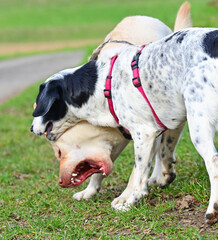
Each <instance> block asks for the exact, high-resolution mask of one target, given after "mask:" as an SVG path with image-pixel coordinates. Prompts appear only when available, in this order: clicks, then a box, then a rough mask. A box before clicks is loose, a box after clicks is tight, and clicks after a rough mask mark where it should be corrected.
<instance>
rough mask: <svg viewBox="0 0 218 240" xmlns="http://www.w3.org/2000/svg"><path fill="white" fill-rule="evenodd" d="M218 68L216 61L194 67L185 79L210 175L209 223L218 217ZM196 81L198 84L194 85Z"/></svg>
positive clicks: (192, 125)
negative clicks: (217, 140) (217, 141)
mask: <svg viewBox="0 0 218 240" xmlns="http://www.w3.org/2000/svg"><path fill="white" fill-rule="evenodd" d="M217 76H218V70H217V67H216V65H215V64H214V62H213V61H210V62H209V61H208V62H204V63H200V64H199V66H196V67H194V68H192V69H191V70H190V71H189V72H188V74H187V76H186V81H185V82H184V83H185V85H184V100H185V106H186V111H187V120H188V126H189V132H190V136H191V140H192V143H193V144H194V146H195V148H196V150H197V151H198V152H199V154H200V155H201V157H202V158H203V159H204V162H205V165H206V169H207V172H208V175H209V179H210V186H211V189H210V191H211V192H210V200H209V205H208V208H207V211H206V215H205V221H206V223H208V224H211V223H214V222H216V221H217V220H218V153H217V150H216V147H215V145H214V135H215V131H218V94H217V92H218V85H217V80H218V79H217ZM193 85H194V86H193Z"/></svg>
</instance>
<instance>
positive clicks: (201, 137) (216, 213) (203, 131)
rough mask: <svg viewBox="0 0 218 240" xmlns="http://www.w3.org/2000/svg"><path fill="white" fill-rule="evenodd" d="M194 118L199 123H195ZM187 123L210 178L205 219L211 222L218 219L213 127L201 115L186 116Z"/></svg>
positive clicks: (217, 162) (217, 159)
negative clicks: (209, 191)
mask: <svg viewBox="0 0 218 240" xmlns="http://www.w3.org/2000/svg"><path fill="white" fill-rule="evenodd" d="M196 118H197V119H196ZM196 120H197V123H199V124H200V125H198V124H196ZM188 124H189V131H190V135H191V140H192V142H193V144H194V146H195V148H196V149H197V151H198V152H199V153H200V155H201V156H202V158H203V159H204V161H205V165H206V168H207V172H208V175H209V179H210V185H211V193H210V201H209V206H208V208H207V212H206V215H205V220H206V222H207V223H209V224H211V223H214V222H216V221H217V219H218V153H217V151H216V148H215V146H214V143H213V138H214V133H215V129H214V127H213V126H212V124H211V123H210V122H209V119H207V118H206V117H203V116H202V117H200V119H199V117H195V115H194V116H188Z"/></svg>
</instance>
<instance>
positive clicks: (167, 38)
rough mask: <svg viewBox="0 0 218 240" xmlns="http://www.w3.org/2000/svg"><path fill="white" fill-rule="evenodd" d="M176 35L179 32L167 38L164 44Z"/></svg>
mask: <svg viewBox="0 0 218 240" xmlns="http://www.w3.org/2000/svg"><path fill="white" fill-rule="evenodd" d="M178 33H179V32H176V33H174V34H172V35H171V36H170V37H168V38H167V39H166V40H165V42H168V41H170V40H171V39H172V38H173V37H175V36H177V35H178Z"/></svg>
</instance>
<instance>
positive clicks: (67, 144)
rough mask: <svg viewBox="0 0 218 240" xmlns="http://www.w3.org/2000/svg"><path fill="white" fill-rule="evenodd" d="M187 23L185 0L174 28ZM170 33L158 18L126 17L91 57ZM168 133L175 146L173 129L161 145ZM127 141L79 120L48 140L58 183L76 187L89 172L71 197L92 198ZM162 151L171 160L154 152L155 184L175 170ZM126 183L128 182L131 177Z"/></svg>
mask: <svg viewBox="0 0 218 240" xmlns="http://www.w3.org/2000/svg"><path fill="white" fill-rule="evenodd" d="M190 26H191V20H190V5H189V3H187V2H186V3H184V4H183V5H182V6H181V8H180V10H179V11H178V14H177V18H176V22H175V27H174V31H178V30H180V29H183V28H187V27H190ZM170 33H172V31H171V30H170V29H169V28H168V27H167V26H166V25H165V24H164V23H162V22H161V21H159V20H158V19H155V18H151V17H145V16H134V17H127V18H125V19H123V20H122V21H121V22H120V23H119V24H118V25H117V26H116V27H115V28H114V30H113V31H112V32H110V33H109V34H108V35H107V37H106V38H105V41H104V43H103V44H102V45H100V46H99V47H98V48H97V49H96V50H95V51H94V52H93V55H92V57H91V60H93V59H97V58H98V57H99V56H100V54H101V52H102V51H104V50H105V49H107V48H109V47H114V46H115V45H117V44H129V43H131V44H136V45H142V44H146V43H149V42H153V41H156V40H158V39H161V38H162V37H164V36H166V35H168V34H170ZM114 41H118V42H114ZM119 41H127V42H129V43H125V42H119ZM180 131H181V130H180ZM180 131H178V132H180ZM169 132H170V134H171V136H172V134H173V135H174V136H175V140H174V143H173V146H174V148H175V147H176V144H177V141H178V139H179V133H177V132H176V131H174V132H173V133H172V131H167V132H166V133H164V136H163V138H162V143H161V144H163V145H164V144H166V139H167V134H168V133H169ZM164 139H165V140H164ZM128 142H129V140H127V139H126V138H125V137H124V136H123V135H122V134H121V132H120V131H119V130H118V129H114V128H107V127H97V126H93V125H91V124H90V123H88V122H85V121H82V122H79V123H78V124H76V125H75V126H73V127H72V128H70V129H69V130H67V131H66V132H65V133H64V134H63V135H62V136H61V137H60V138H59V139H58V140H57V141H56V142H52V147H53V149H54V151H55V156H56V157H57V158H58V159H59V160H60V179H59V185H60V186H61V187H74V186H78V185H80V184H81V183H82V182H84V181H85V180H86V179H87V178H88V177H89V176H91V175H92V177H91V180H90V183H89V185H88V187H87V188H86V189H85V190H84V191H82V192H78V193H76V194H75V195H74V198H75V199H77V200H80V199H88V198H90V197H92V196H93V195H94V194H96V193H97V192H98V191H99V190H100V187H101V182H102V180H103V178H104V176H108V175H109V174H110V173H111V171H112V168H113V161H114V160H115V159H116V158H117V157H118V156H119V154H120V153H121V152H122V150H123V149H124V148H125V147H126V145H127V144H128ZM160 149H163V147H161V148H160ZM173 150H174V149H173ZM165 154H166V155H168V158H167V159H168V160H169V159H171V162H169V161H168V160H167V162H166V161H162V160H161V157H160V155H161V154H160V153H158V154H157V156H156V163H155V168H154V171H153V174H152V176H151V178H150V180H149V183H150V184H154V183H157V184H159V185H161V186H164V185H167V184H169V183H170V182H172V181H173V180H174V178H175V171H174V168H173V166H172V163H174V162H175V158H174V151H173V152H166V153H165ZM94 173H100V174H94ZM132 175H133V174H132ZM129 184H131V177H130V180H129Z"/></svg>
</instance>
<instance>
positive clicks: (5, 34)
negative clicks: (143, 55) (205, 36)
mask: <svg viewBox="0 0 218 240" xmlns="http://www.w3.org/2000/svg"><path fill="white" fill-rule="evenodd" d="M182 2H183V0H177V1H175V0H167V1H162V0H153V1H145V0H134V1H131V0H125V1H120V0H110V1H109V0H107V1H102V0H74V1H72V0H22V1H20V0H10V1H6V0H0V42H7V43H8V42H38V41H63V40H74V39H77V40H78V39H84V38H86V39H89V38H91V39H96V38H104V37H105V35H106V34H107V33H108V32H109V31H110V30H112V28H113V27H114V26H115V25H116V24H117V23H118V22H119V21H120V20H121V19H122V18H123V17H125V16H128V15H148V16H153V17H157V18H159V19H160V20H162V21H163V22H164V23H166V24H167V25H169V26H170V27H171V28H172V27H173V25H174V21H175V16H176V12H177V11H178V8H179V6H180V5H181V3H182ZM208 2H211V0H190V3H191V5H192V19H193V22H194V25H195V26H208V27H209V26H213V27H216V26H217V24H218V20H217V11H218V7H217V6H213V5H212V6H211V5H210V4H208Z"/></svg>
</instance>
